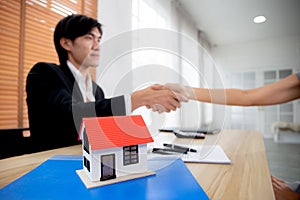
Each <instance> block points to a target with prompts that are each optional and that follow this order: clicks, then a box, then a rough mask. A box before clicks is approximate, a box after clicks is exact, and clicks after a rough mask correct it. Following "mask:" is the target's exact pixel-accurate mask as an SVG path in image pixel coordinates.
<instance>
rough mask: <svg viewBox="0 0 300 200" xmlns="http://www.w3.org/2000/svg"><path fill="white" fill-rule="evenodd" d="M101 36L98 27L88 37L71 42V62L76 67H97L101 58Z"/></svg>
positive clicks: (69, 55) (69, 56) (84, 36)
mask: <svg viewBox="0 0 300 200" xmlns="http://www.w3.org/2000/svg"><path fill="white" fill-rule="evenodd" d="M100 39H101V34H100V32H99V30H98V28H97V27H95V28H93V29H92V30H91V31H90V32H89V33H87V34H86V35H83V36H80V37H78V38H76V39H75V40H74V41H73V42H71V45H70V49H69V51H68V58H69V60H70V61H71V62H72V63H73V64H74V65H75V66H76V67H82V68H85V69H86V68H88V67H97V66H98V64H99V56H100Z"/></svg>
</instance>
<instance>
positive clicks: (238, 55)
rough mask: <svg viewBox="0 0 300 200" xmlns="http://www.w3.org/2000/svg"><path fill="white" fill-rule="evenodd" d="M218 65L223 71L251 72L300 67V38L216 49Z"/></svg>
mask: <svg viewBox="0 0 300 200" xmlns="http://www.w3.org/2000/svg"><path fill="white" fill-rule="evenodd" d="M212 53H213V56H214V59H215V62H216V64H217V65H218V66H219V68H220V69H221V70H223V71H249V70H255V69H259V68H264V69H268V68H269V69H274V68H285V67H299V66H300V36H291V37H284V38H273V39H266V40H260V41H253V42H249V43H244V44H236V45H227V46H219V47H214V48H213V49H212Z"/></svg>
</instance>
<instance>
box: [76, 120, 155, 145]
mask: <svg viewBox="0 0 300 200" xmlns="http://www.w3.org/2000/svg"><path fill="white" fill-rule="evenodd" d="M83 123H84V126H85V129H86V133H87V137H88V140H89V143H90V145H91V149H92V150H100V149H108V148H115V147H123V146H131V145H137V144H145V143H149V142H153V139H152V137H151V134H150V132H149V130H148V128H147V126H146V124H145V122H144V120H143V118H142V116H140V115H132V116H113V117H92V118H84V119H83ZM82 127H83V126H81V128H82Z"/></svg>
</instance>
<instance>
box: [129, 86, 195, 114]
mask: <svg viewBox="0 0 300 200" xmlns="http://www.w3.org/2000/svg"><path fill="white" fill-rule="evenodd" d="M192 95H193V90H192V88H190V87H188V86H183V85H180V84H176V83H167V84H165V85H160V84H155V85H152V86H150V87H147V88H146V89H143V90H139V91H136V92H134V93H132V96H131V97H132V110H134V109H136V108H138V107H140V106H146V107H147V108H148V109H152V110H153V111H154V112H158V113H162V112H170V111H171V110H173V111H175V110H176V109H177V108H180V107H181V102H188V101H189V99H191V96H192Z"/></svg>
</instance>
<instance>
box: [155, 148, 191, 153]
mask: <svg viewBox="0 0 300 200" xmlns="http://www.w3.org/2000/svg"><path fill="white" fill-rule="evenodd" d="M152 152H154V153H155V152H173V153H184V154H187V150H185V149H167V148H153V150H152Z"/></svg>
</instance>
